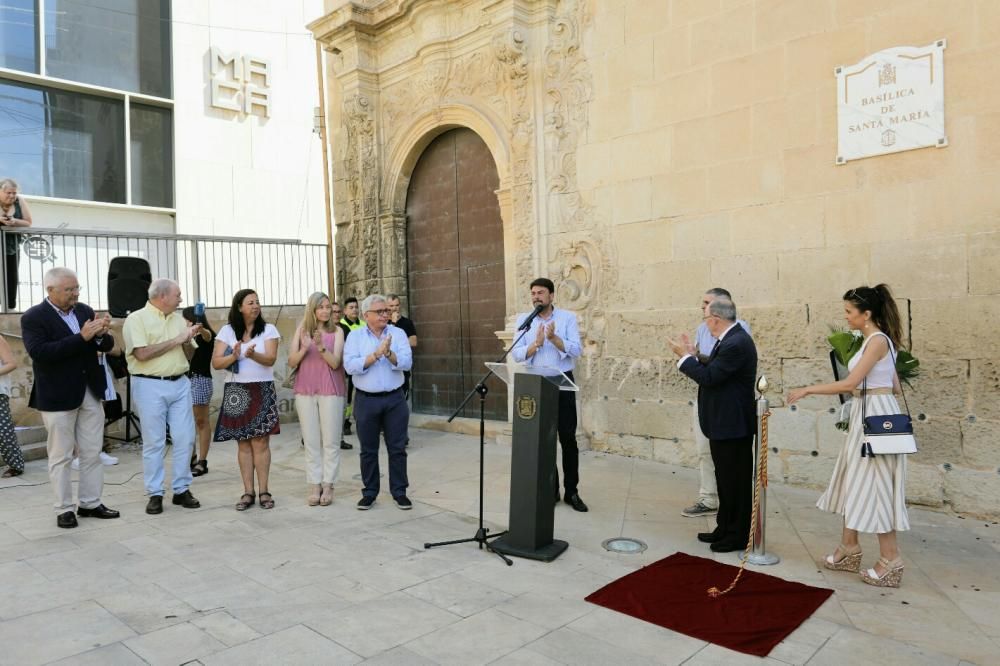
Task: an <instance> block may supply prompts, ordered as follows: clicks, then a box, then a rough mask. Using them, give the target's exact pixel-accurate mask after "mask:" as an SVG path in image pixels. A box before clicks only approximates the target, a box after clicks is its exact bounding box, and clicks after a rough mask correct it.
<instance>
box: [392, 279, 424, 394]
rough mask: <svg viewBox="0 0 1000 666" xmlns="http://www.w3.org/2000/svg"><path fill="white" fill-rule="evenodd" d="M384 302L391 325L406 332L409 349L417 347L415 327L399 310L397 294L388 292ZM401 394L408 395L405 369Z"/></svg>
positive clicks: (407, 376) (407, 375)
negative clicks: (388, 312)
mask: <svg viewBox="0 0 1000 666" xmlns="http://www.w3.org/2000/svg"><path fill="white" fill-rule="evenodd" d="M385 302H386V304H387V305H388V306H389V311H390V314H389V317H390V319H391V320H392V325H393V326H396V327H398V328H401V329H403V332H405V333H406V339H407V340H409V342H410V349H411V350H412V349H416V347H417V327H416V326H414V325H413V322H412V321H411V320H410V319H409V318H407V317H404V316H403V314H402V313H401V312H400V311H399V296H397V295H396V294H389V295H387V296H386V297H385ZM403 395H405V396H406V397H410V371H409V370H407V371H405V372H403Z"/></svg>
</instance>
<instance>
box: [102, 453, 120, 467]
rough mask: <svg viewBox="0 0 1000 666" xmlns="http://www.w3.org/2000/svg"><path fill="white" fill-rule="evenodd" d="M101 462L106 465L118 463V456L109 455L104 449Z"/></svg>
mask: <svg viewBox="0 0 1000 666" xmlns="http://www.w3.org/2000/svg"><path fill="white" fill-rule="evenodd" d="M101 463H102V464H104V465H117V464H118V458H115V457H114V456H109V455H108V454H107V453H105V452H104V451H101Z"/></svg>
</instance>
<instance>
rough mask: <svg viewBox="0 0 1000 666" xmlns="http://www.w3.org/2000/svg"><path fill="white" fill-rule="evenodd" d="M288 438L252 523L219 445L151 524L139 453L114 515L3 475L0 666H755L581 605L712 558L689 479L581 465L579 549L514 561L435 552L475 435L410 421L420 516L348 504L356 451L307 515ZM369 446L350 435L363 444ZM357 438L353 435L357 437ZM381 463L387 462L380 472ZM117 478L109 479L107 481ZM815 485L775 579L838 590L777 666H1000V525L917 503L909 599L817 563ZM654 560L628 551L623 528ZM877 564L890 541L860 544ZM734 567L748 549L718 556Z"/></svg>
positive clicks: (494, 456)
mask: <svg viewBox="0 0 1000 666" xmlns="http://www.w3.org/2000/svg"><path fill="white" fill-rule="evenodd" d="M283 429H284V432H283V433H282V434H281V435H280V436H278V437H276V438H275V439H274V440H273V442H272V449H273V452H274V462H273V466H272V470H271V471H272V483H271V487H272V490H273V491H274V493H275V499H276V502H277V508H275V509H274V510H273V511H263V510H261V509H260V508H259V507H256V506H255V507H253V508H252V509H250V510H249V511H247V512H246V513H242V514H241V513H237V512H236V511H234V510H233V508H232V505H233V503H234V502H235V501H236V500H237V498H238V496H239V493H240V490H241V488H240V482H239V481H238V474H237V470H236V461H235V452H234V447H233V445H232V444H224V445H216V446H215V447H214V448H213V450H212V454H211V456H210V465H211V471H210V473H209V474H208V475H207V476H205V477H201V478H199V479H196V480H195V485H194V486H193V491H194V493H195V495H197V497H198V498H199V499H200V500H201V502H202V508H201V509H198V510H185V509H181V508H179V507H175V506H173V505H172V504H170V503H169V501H168V502H167V503H166V505H165V511H164V513H163V514H162V515H160V516H147V515H146V514H145V513H144V512H143V508H144V505H145V497H144V492H143V489H142V475H141V459H140V456H139V453H138V451H137V450H135V449H134V448H124V449H120V450H119V451H118V452H117V455H119V456H120V458H121V464H119V465H118V466H116V467H113V468H106V481H107V482H108V485H107V486H106V488H105V498H104V499H105V501H106V503H107V504H108V505H109V506H112V507H114V508H117V509H120V510H121V511H122V514H123V516H122V518H121V519H119V520H112V521H100V520H95V519H85V520H82V521H81V524H80V527H79V528H77V529H75V530H60V529H58V528H57V527H56V525H55V518H54V516H53V514H52V512H51V508H50V507H51V493H50V490H49V487H48V485H47V475H46V472H45V467H44V461H37V462H32V463H29V464H28V468H27V472H26V474H25V475H24V476H21V477H19V478H17V479H12V480H4V481H3V482H2V484H0V488H2V489H0V580H2V581H3V593H2V594H0V646H2V647H0V663H3V664H19V665H20V664H42V663H51V662H55V663H72V664H101V665H106V664H143V663H149V664H185V663H194V664H197V663H202V664H251V663H260V664H300V663H322V664H327V663H351V664H353V663H360V662H364V663H371V664H434V663H440V664H478V663H497V664H556V663H564V664H643V663H671V664H672V663H685V664H715V663H719V664H723V663H724V664H741V663H756V662H759V661H761V660H759V659H757V658H755V657H748V656H746V655H741V654H738V653H735V652H731V651H729V650H726V649H723V648H720V647H718V646H714V645H710V644H706V643H705V642H703V641H699V640H695V639H693V638H689V637H687V636H683V635H681V634H677V633H674V632H671V631H668V630H665V629H661V628H659V627H656V626H654V625H651V624H647V623H644V622H641V621H639V620H635V619H633V618H630V617H627V616H624V615H620V614H617V613H614V612H611V611H608V610H605V609H603V608H599V607H597V606H593V605H591V604H588V603H586V602H585V601H583V598H584V596H586V595H587V594H588V593H589V592H591V591H593V590H595V589H597V588H598V587H600V586H602V585H604V584H606V583H608V582H609V581H611V580H614V579H615V578H618V577H619V576H621V575H623V574H626V573H628V572H629V571H631V570H633V569H635V568H636V567H639V566H642V565H644V564H648V563H651V562H654V561H656V560H658V559H660V558H662V557H665V556H666V555H669V554H671V553H673V552H676V551H685V552H689V553H693V554H697V555H704V556H711V553H709V552H708V550H707V548H705V547H704V546H703V545H702V544H700V543H698V542H697V541H696V539H695V538H694V536H695V533H696V532H698V531H704V530H706V529H708V523H709V521H710V520H711V519H706V518H702V519H688V518H683V517H681V515H680V509H681V508H682V507H683V506H684V505H685V504H686V503H688V502H689V500H691V499H692V496H693V494H694V492H695V490H696V488H697V483H696V475H695V472H694V471H692V470H687V469H683V468H676V467H671V466H668V465H662V464H658V463H653V462H648V461H640V460H633V459H629V458H624V457H619V456H613V455H605V454H597V453H589V452H588V453H584V454H583V455H582V458H581V468H582V474H581V475H582V478H583V482H582V485H581V494H582V496H583V497H584V499H585V500H586V501H587V503H588V504H589V505H590V507H591V511H590V513H588V514H578V513H576V512H574V511H572V509H570V508H569V507H568V506H567V505H565V504H560V505H559V506H558V508H557V509H556V531H557V536H558V537H559V538H563V539H566V540H567V541H569V542H570V544H571V545H570V548H569V550H568V551H567V552H566V553H564V554H563V555H562V556H561V557H560V558H559V559H558V560H556V561H555V562H553V563H550V564H542V563H537V562H531V561H525V560H516V561H515V564H514V566H513V567H507V566H505V565H504V564H503V563H502V562H501V561H500V560H499V559H498V558H497V557H496V556H494V555H491V554H488V553H486V552H483V551H479V550H478V549H477V548H476V547H475V546H474V545H458V546H450V547H445V548H440V549H435V550H425V549H424V548H423V544H424V542H427V541H437V540H445V539H451V538H462V537H471V536H472V535H473V534H474V533H475V529H476V521H475V515H476V509H477V488H478V481H477V471H478V464H477V456H478V446H477V440H476V438H474V437H469V436H465V435H455V434H447V433H441V432H436V431H432V430H413V431H412V433H411V437H412V445H411V447H410V457H409V469H410V479H411V493H410V496H411V498H412V499H413V500H414V509H413V510H412V511H409V512H403V511H400V510H398V509H397V508H396V507H395V506H394V505H393V504H392V503H391V501H390V500H389V499H388V497H387V496H386V495H385V494H383V495H382V496H380V498H379V501H378V502H377V503H376V504H375V507H374V509H373V510H371V511H368V512H359V511H357V510H355V508H354V503H355V502H356V501H357V498H358V496H359V487H360V484H359V482H358V480H356V479H354V478H352V477H353V476H355V475H356V474H357V472H358V459H357V448H355V449H354V450H353V451H347V452H345V455H344V457H343V464H342V467H341V481H340V482H339V483H338V485H337V489H336V493H335V501H334V503H333V505H332V506H330V507H308V506H306V504H305V495H306V487H305V484H304V480H303V472H302V468H303V460H302V457H303V455H302V451H301V448H300V446H299V439H298V430H297V427H296V426H295V425H287V426H283ZM350 439H352V440H353V438H350ZM354 441H356V440H354ZM509 463H510V449H509V448H507V447H504V446H501V445H497V444H492V443H491V444H488V445H487V453H486V469H487V478H486V488H487V508H488V511H487V520H488V522H489V523H490V524H491V526H502V525H505V524H506V512H507V500H508V497H507V487H508V482H509ZM383 469H385V467H384V460H383ZM112 484H114V485H112ZM817 495H818V493H817V492H815V491H809V490H802V489H796V488H789V487H784V486H780V485H772V486H771V487H770V500H769V501H770V504H769V510H768V514H769V527H768V544H769V550H773V551H774V552H776V553H778V554H780V555H781V557H782V562H781V564H779V565H778V566H775V567H768V568H766V573H771V574H775V575H778V576H781V577H784V578H789V579H794V580H799V581H802V582H805V583H811V584H816V585H821V586H826V587H832V588H833V589H835V590H836V594H835V595H834V596H833V597H832V598H831V599H830V600H829V601H827V602H826V604H824V605H823V606H822V607H821V608H820V609H819V611H818V612H817V613H816V614H815V615H814V616H813V617H812V618H810V619H809V620H807V621H806V622H805V623H804V624H803V625H802V626H801V627H800V628H799V629H798V630H797V631H796V632H795V633H793V634H792V635H791V636H789V638H788V639H787V640H786V641H784V642H783V643H782V644H780V645H779V646H778V647H777V648H775V650H774V651H773V652H772V654H771V655H770V657H768V658H767V659H765V660H763V661H764V662H766V663H771V664H780V663H787V664H804V663H809V664H845V663H849V664H864V663H879V664H959V663H965V662H971V663H982V664H988V663H1000V614H998V613H997V612H996V608H997V607H1000V566H998V564H1000V553H998V550H1000V526H998V525H996V524H993V523H990V522H984V521H976V520H972V519H966V520H963V519H960V518H956V517H952V516H947V515H943V514H938V513H933V512H930V511H924V510H920V509H913V510H911V522H912V523H913V531H912V532H909V533H907V534H904V535H901V548H902V550H903V555H904V559H905V560H906V573H905V576H904V580H903V587H902V588H901V589H900V590H895V591H883V590H879V589H876V588H872V587H868V586H866V585H864V584H862V583H861V582H860V581H859V580H858V579H857V577H856V576H852V575H850V574H845V573H835V572H828V571H826V570H823V569H821V568H818V567H817V566H816V565H815V563H814V562H815V560H817V559H818V558H820V557H821V555H822V553H824V552H826V551H827V550H828V549H829V548H832V547H833V546H834V545H836V542H837V536H838V533H839V530H838V521H837V519H836V517H835V516H831V515H827V514H822V513H820V512H819V511H818V510H816V509H815V508H813V504H814V502H815V499H816V497H817ZM619 535H625V536H633V537H637V538H640V539H642V540H644V541H645V542H646V543H647V544H648V545H649V549H648V550H647V551H646V552H645V553H642V554H640V555H614V554H611V553H607V552H605V551H604V550H603V549H602V548H601V542H602V541H603V540H604V539H606V538H608V537H612V536H619ZM863 545H864V546H865V548H866V549H867V550H868V552H869V554H868V555H867V556H866V558H865V560H866V564H868V565H869V566H870V564H871V562H872V561H873V559H874V555H873V554H872V553H874V552H875V544H874V539H873V538H870V539H866V540H865V541H864V542H863ZM718 559H719V560H721V561H724V562H730V563H735V562H736V561H737V559H736V555H735V554H727V555H722V556H718Z"/></svg>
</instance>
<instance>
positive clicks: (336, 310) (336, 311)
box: [303, 301, 356, 449]
mask: <svg viewBox="0 0 1000 666" xmlns="http://www.w3.org/2000/svg"><path fill="white" fill-rule="evenodd" d="M355 302H356V301H355ZM343 315H344V308H342V307H340V303H338V302H337V301H333V302H331V303H330V318H331V319H332V320H333V321H335V322H337V326H339V327H340V330H342V331H343V332H344V340H345V341H346V340H347V334H348V333H350V332H351V329H350V328H349V327H348V326H347V324H345V323H344V322H343V321H341V320H340V318H341V317H342V316H343ZM345 374H346V373H345ZM350 381H351V376H350V375H347V382H348V384H350ZM350 394H351V393H350V391H348V392H347V395H348V396H349V395H350ZM344 413H345V418H344V428H343V429H342V430H341V431H340V432H341V437H340V448H342V449H353V448H354V445H353V444H351V443H349V442H347V441H346V440H345V439H344V437H343V435H345V434H348V433H347V432H346V431H347V430H348V428H347V426H349V425H350V424H351V422H350V420H349V418H350V417H347V416H346V413H347V406H346V404H345V405H344ZM304 444H305V443H304V442H303V445H304Z"/></svg>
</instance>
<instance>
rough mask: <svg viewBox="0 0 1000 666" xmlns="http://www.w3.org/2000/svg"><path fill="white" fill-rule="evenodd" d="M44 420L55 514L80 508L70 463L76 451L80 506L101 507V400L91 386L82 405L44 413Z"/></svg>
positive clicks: (102, 422)
mask: <svg viewBox="0 0 1000 666" xmlns="http://www.w3.org/2000/svg"><path fill="white" fill-rule="evenodd" d="M42 421H43V422H44V423H45V429H46V430H47V431H48V440H46V442H45V448H46V449H47V450H48V455H49V482H50V483H51V484H52V491H53V493H55V498H56V502H55V509H56V514H60V513H65V512H67V511H73V510H74V509H76V507H77V505H76V504H75V503H74V502H73V484H72V478H71V476H72V472H71V471H70V466H69V465H70V463H71V462H72V461H73V457H74V453H73V452H74V450H76V451H77V452H78V453H79V456H80V486H79V488H78V489H77V494H78V496H79V499H80V502H79V505H80V506H81V507H83V508H84V509H93V508H96V507H98V506H100V504H101V491H102V490H103V489H104V465H102V464H101V458H100V455H101V448H102V447H103V446H104V407H103V406H102V405H101V401H100V400H98V399H97V398H95V397H94V395H93V394H92V393H91V392H90V388H89V387H88V388H87V390H86V391H85V392H84V396H83V403H82V404H81V405H80V406H79V407H77V408H76V409H71V410H69V411H65V412H42Z"/></svg>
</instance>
